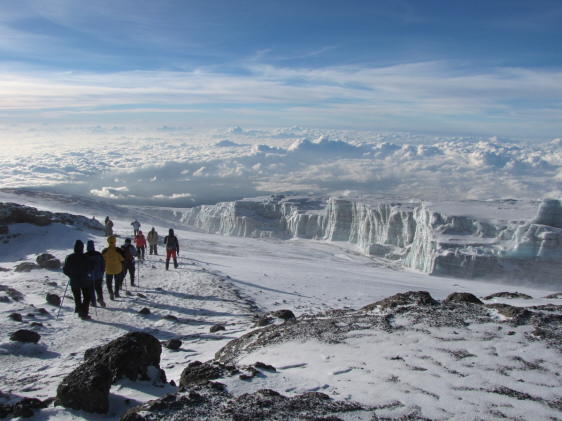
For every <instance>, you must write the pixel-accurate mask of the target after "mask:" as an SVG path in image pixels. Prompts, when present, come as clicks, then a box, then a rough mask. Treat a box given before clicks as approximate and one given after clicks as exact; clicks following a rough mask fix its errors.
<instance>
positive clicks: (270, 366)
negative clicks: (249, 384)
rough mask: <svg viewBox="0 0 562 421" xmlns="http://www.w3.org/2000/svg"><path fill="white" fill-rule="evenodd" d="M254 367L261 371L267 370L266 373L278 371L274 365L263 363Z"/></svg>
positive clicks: (258, 363)
mask: <svg viewBox="0 0 562 421" xmlns="http://www.w3.org/2000/svg"><path fill="white" fill-rule="evenodd" d="M254 367H256V368H259V369H261V370H266V371H274V372H275V371H277V370H276V369H275V367H273V366H272V365H269V364H265V363H262V362H261V361H258V362H256V363H255V364H254Z"/></svg>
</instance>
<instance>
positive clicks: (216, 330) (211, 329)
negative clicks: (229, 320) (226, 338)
mask: <svg viewBox="0 0 562 421" xmlns="http://www.w3.org/2000/svg"><path fill="white" fill-rule="evenodd" d="M219 330H226V328H225V327H224V326H223V325H214V326H211V328H210V329H209V332H211V333H215V332H218V331H219Z"/></svg>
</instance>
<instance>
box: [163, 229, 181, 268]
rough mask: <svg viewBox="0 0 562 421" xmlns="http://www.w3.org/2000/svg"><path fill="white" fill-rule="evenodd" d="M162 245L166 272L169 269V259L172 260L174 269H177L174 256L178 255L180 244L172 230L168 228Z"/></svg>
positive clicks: (176, 260)
mask: <svg viewBox="0 0 562 421" xmlns="http://www.w3.org/2000/svg"><path fill="white" fill-rule="evenodd" d="M164 245H165V246H166V270H168V268H169V267H170V257H171V258H173V259H174V268H176V269H177V267H178V259H177V257H176V256H179V254H180V243H179V241H178V238H177V237H176V236H175V235H174V230H173V229H172V228H170V231H169V232H168V235H167V236H166V237H164Z"/></svg>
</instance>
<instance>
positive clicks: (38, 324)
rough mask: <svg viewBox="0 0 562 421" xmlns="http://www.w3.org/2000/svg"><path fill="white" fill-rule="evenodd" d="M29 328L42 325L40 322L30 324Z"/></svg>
mask: <svg viewBox="0 0 562 421" xmlns="http://www.w3.org/2000/svg"><path fill="white" fill-rule="evenodd" d="M30 326H31V327H43V323H41V322H31V324H30Z"/></svg>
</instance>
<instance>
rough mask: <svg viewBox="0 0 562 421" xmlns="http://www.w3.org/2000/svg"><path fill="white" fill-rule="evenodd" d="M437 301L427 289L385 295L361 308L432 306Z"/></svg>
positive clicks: (384, 308)
mask: <svg viewBox="0 0 562 421" xmlns="http://www.w3.org/2000/svg"><path fill="white" fill-rule="evenodd" d="M438 304H439V303H438V302H437V301H435V300H434V299H433V298H432V297H431V295H429V292H427V291H408V292H401V293H398V294H395V295H393V296H391V297H387V298H385V299H384V300H381V301H377V302H376V303H373V304H369V305H366V306H365V307H363V308H362V310H364V311H371V310H374V309H375V308H377V307H380V309H381V310H388V309H393V308H396V307H399V306H411V305H415V306H434V305H438Z"/></svg>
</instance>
